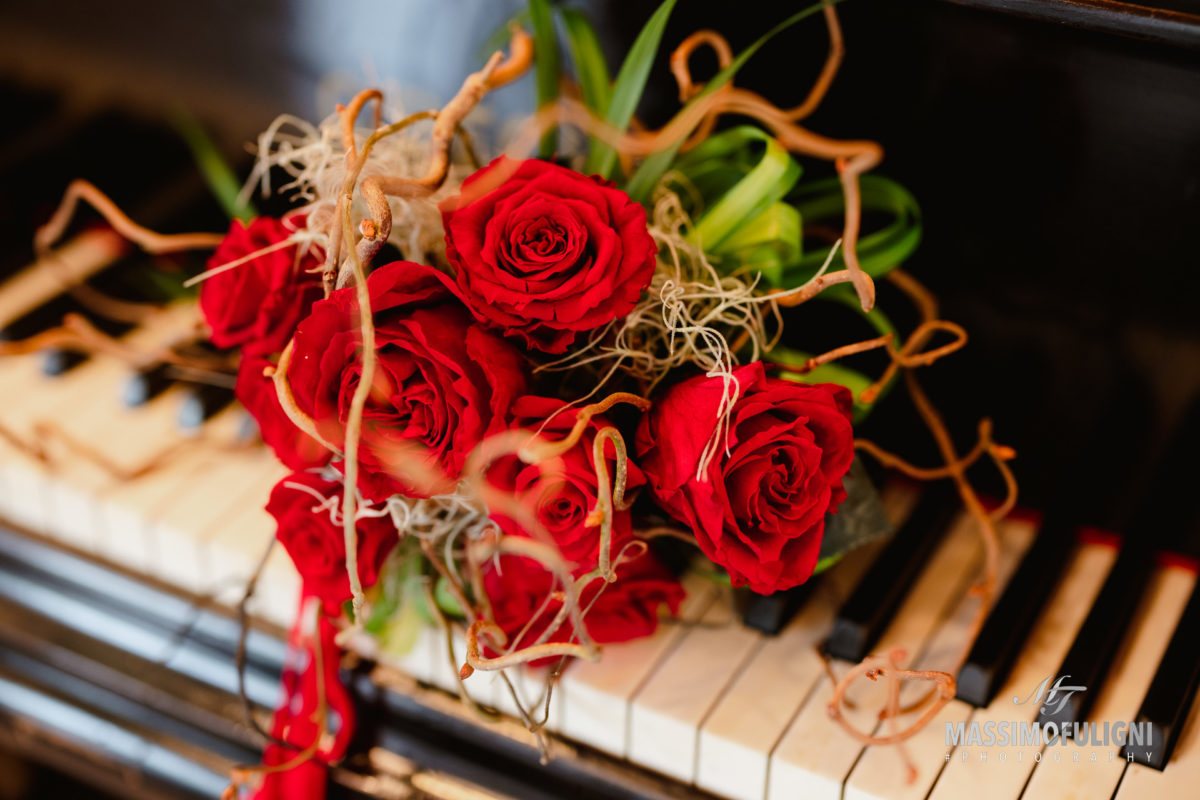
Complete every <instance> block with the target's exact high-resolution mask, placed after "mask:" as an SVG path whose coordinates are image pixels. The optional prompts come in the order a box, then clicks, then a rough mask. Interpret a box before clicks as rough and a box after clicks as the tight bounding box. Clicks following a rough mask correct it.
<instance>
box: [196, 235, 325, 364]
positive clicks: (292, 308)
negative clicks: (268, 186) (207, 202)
mask: <svg viewBox="0 0 1200 800" xmlns="http://www.w3.org/2000/svg"><path fill="white" fill-rule="evenodd" d="M296 219H297V218H295V217H293V218H291V219H288V220H279V219H275V218H273V217H255V218H254V219H253V220H251V221H250V224H249V225H243V224H242V222H241V220H236V219H235V220H234V221H233V223H232V224H231V225H230V226H229V233H227V234H225V238H224V240H222V242H221V244H220V246H219V247H217V251H216V252H215V253H213V255H212V257H211V258H210V259H209V260H208V268H209V269H213V268H215V267H219V266H221V265H223V264H228V263H230V262H233V261H236V260H238V259H240V258H244V257H246V256H248V255H250V254H251V253H255V252H258V251H259V250H262V249H263V248H267V247H271V246H272V245H278V244H280V243H281V242H284V241H286V240H287V238H288V237H289V236H291V235H292V233H293V230H294V227H295V225H296ZM320 266H321V262H320V261H319V260H318V258H317V257H316V256H315V255H314V254H312V253H311V252H310V253H309V254H306V255H305V256H304V257H299V256H298V254H297V252H296V246H295V245H289V246H287V247H282V248H280V249H278V250H273V251H271V252H268V253H263V254H262V255H260V256H258V257H256V258H254V259H252V260H250V261H247V262H245V263H244V264H240V265H238V266H236V267H233V268H231V269H227V270H225V271H224V272H220V273H217V274H216V275H214V276H212V277H211V278H209V279H207V280H206V281H204V282H203V283H202V284H200V310H201V311H202V312H203V314H204V319H205V321H206V322H208V326H209V328H211V329H212V336H211V337H210V338H211V339H212V341H213V344H215V345H216V346H217V347H241V348H244V350H245V351H246V352H247V353H255V354H266V353H278V352H279V351H280V350H282V349H283V347H284V345H286V344H287V341H288V339H290V338H291V337H292V331H293V330H295V328H296V323H297V322H299V321H300V320H301V319H302V318H303V317H304V316H305V315H306V314H308V310H309V309H310V308H311V307H312V304H313V303H314V302H316V301H317V300H319V299H320V298H321V294H322V288H321V276H320V274H319V273H310V272H309V270H312V269H317V268H319V267H320Z"/></svg>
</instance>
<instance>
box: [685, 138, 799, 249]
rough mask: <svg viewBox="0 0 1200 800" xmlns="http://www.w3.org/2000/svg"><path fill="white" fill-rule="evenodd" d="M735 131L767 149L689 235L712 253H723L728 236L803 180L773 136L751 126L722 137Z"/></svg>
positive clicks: (701, 218) (790, 158) (797, 166)
mask: <svg viewBox="0 0 1200 800" xmlns="http://www.w3.org/2000/svg"><path fill="white" fill-rule="evenodd" d="M734 134H736V135H737V137H738V138H739V139H741V140H742V141H745V142H749V141H752V140H755V139H757V140H759V141H761V142H762V143H763V144H764V145H765V149H764V151H763V155H762V158H761V159H760V160H759V162H758V164H757V165H756V166H755V167H754V168H753V169H752V170H750V172H749V173H748V174H747V175H746V176H745V177H743V178H742V179H741V180H739V181H738V182H737V183H736V184H734V185H733V186H732V187H730V189H729V190H728V191H727V192H725V194H723V195H722V196H721V199H720V200H718V201H717V202H716V203H715V204H713V206H712V207H711V208H709V209H708V210H706V211H705V212H704V213H703V214H702V215H700V219H698V220H697V221H696V226H695V228H693V229H692V233H691V236H690V237H689V238H691V239H692V240H693V241H694V242H695V243H696V244H698V245H701V246H702V247H703V248H704V250H705V252H709V253H717V254H719V253H721V252H722V249H721V247H722V245H723V244H724V243H725V241H726V239H728V238H729V237H730V236H732V235H733V234H734V233H736V232H737V231H738V229H740V228H741V227H743V226H744V225H746V224H747V223H748V222H750V221H751V220H753V219H754V218H755V217H757V216H758V215H759V214H761V213H763V212H764V211H766V210H767V209H768V208H769V207H771V206H772V205H774V204H775V203H776V202H778V201H779V200H780V199H781V198H782V197H783V196H784V195H786V194H787V193H788V192H789V191H791V189H792V187H793V186H795V185H796V181H797V180H799V179H800V165H799V164H797V163H796V161H795V159H793V158H792V157H791V156H790V155H788V152H787V150H785V149H784V148H783V146H782V145H781V144H779V142H777V141H776V140H775V139H774V138H772V137H771V136H769V135H768V134H766V133H765V132H763V131H762V130H760V129H759V128H753V127H750V126H748V125H744V126H741V127H739V128H735V129H733V130H731V131H726V132H725V133H723V134H720V136H722V137H725V136H731V135H734ZM714 138H715V137H714Z"/></svg>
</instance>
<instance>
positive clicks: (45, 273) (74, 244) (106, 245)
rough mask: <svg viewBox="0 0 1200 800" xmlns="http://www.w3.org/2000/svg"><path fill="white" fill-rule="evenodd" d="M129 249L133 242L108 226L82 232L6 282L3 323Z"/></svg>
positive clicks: (0, 312)
mask: <svg viewBox="0 0 1200 800" xmlns="http://www.w3.org/2000/svg"><path fill="white" fill-rule="evenodd" d="M128 251H129V244H128V243H127V242H126V241H125V240H124V239H122V238H121V237H120V236H118V235H117V234H116V232H114V231H112V230H110V229H107V228H102V229H96V230H89V231H84V232H83V233H80V234H79V235H78V236H76V237H75V238H73V239H71V240H70V241H68V242H67V243H66V244H64V245H62V246H61V247H58V248H56V249H55V250H53V251H52V252H50V253H48V254H47V255H46V256H45V257H43V258H39V259H38V260H37V261H35V262H34V263H32V264H30V265H29V266H28V267H26V268H25V269H23V270H21V271H20V272H19V273H17V274H16V275H14V276H13V277H12V278H10V279H9V280H7V281H5V282H4V285H3V291H0V326H3V325H8V324H9V323H11V322H13V321H14V320H17V319H19V318H20V317H21V316H22V315H23V314H25V313H26V312H27V311H31V310H32V309H34V308H37V307H38V306H40V305H42V304H43V303H45V302H46V301H47V300H49V299H51V298H52V297H54V296H56V295H58V294H61V293H62V292H63V290H65V289H67V288H68V287H70V286H72V285H74V284H76V283H78V282H80V281H82V280H85V279H87V278H88V277H89V276H91V275H94V274H95V273H97V272H99V271H100V270H102V269H104V268H105V267H107V266H108V265H110V264H112V263H114V262H115V261H116V260H117V259H118V258H120V257H121V256H122V255H124V254H125V253H127V252H128Z"/></svg>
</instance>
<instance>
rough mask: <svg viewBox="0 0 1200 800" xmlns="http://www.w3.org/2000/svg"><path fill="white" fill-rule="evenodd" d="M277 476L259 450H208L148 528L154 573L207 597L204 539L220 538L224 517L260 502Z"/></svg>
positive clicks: (211, 581) (208, 572) (267, 456)
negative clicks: (191, 474) (206, 455)
mask: <svg viewBox="0 0 1200 800" xmlns="http://www.w3.org/2000/svg"><path fill="white" fill-rule="evenodd" d="M279 473H280V468H279V465H278V462H276V461H275V458H274V456H273V455H272V454H271V453H270V452H268V451H267V450H265V449H264V448H258V447H255V448H241V449H230V450H227V451H222V450H220V449H213V450H212V451H211V452H210V454H209V457H208V459H207V460H206V461H205V463H204V464H203V465H202V466H201V467H200V468H199V469H197V470H196V471H195V472H194V473H193V479H192V480H191V481H189V482H188V483H186V484H185V485H184V486H183V487H182V489H183V490H182V491H181V492H179V493H178V494H176V495H175V496H173V497H172V498H171V499H170V501H169V502H168V503H167V504H166V505H165V506H164V507H163V508H162V511H161V513H160V514H159V515H158V516H157V517H156V518H155V519H154V520H152V521H151V523H150V539H151V547H152V552H153V553H154V555H155V560H154V563H153V565H152V568H153V569H154V571H155V573H156V574H157V575H158V576H159V577H161V579H163V580H165V581H167V582H168V583H172V584H175V585H177V586H181V587H183V588H184V589H187V590H188V591H192V592H195V593H197V594H207V593H208V592H209V591H210V590H211V589H212V588H213V587H214V585H215V582H214V576H213V574H212V571H211V566H212V559H211V558H210V557H209V552H208V543H209V539H210V538H212V537H214V536H216V535H218V534H219V533H220V531H221V525H222V524H223V522H224V521H225V519H226V518H227V517H231V516H233V515H235V514H236V513H237V512H238V511H239V510H240V509H243V508H245V507H246V506H248V505H251V504H258V503H261V502H264V500H265V498H266V497H267V493H268V492H270V490H271V487H272V486H274V485H275V481H276V480H277V479H278V477H279Z"/></svg>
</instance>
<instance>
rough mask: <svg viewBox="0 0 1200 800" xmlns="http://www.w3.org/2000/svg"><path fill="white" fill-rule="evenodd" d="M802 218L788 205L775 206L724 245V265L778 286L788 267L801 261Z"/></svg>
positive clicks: (755, 218) (779, 204)
mask: <svg viewBox="0 0 1200 800" xmlns="http://www.w3.org/2000/svg"><path fill="white" fill-rule="evenodd" d="M801 230H802V226H801V224H800V214H799V212H797V211H796V209H794V208H792V207H791V206H789V205H788V204H787V203H775V204H774V205H772V206H771V207H770V208H768V209H766V210H765V211H763V212H762V213H761V214H759V215H758V216H756V217H754V218H753V219H752V220H750V221H749V222H747V223H746V224H745V225H743V226H741V227H740V228H738V229H737V230H736V231H735V232H734V233H733V234H732V235H731V236H729V238H727V239H725V241H724V242H723V243H722V244H721V253H720V254H721V258H722V261H723V262H724V261H726V260H728V261H731V262H733V264H735V265H736V266H735V269H736V270H737V271H738V272H746V271H757V272H759V273H761V274H762V276H763V277H764V278H766V279H767V281H769V282H770V283H771V284H773V285H778V284H779V281H780V279H781V278H782V276H783V269H784V266H785V265H787V264H792V263H795V262H796V261H797V260H799V258H800V243H801V238H802V237H801Z"/></svg>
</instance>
